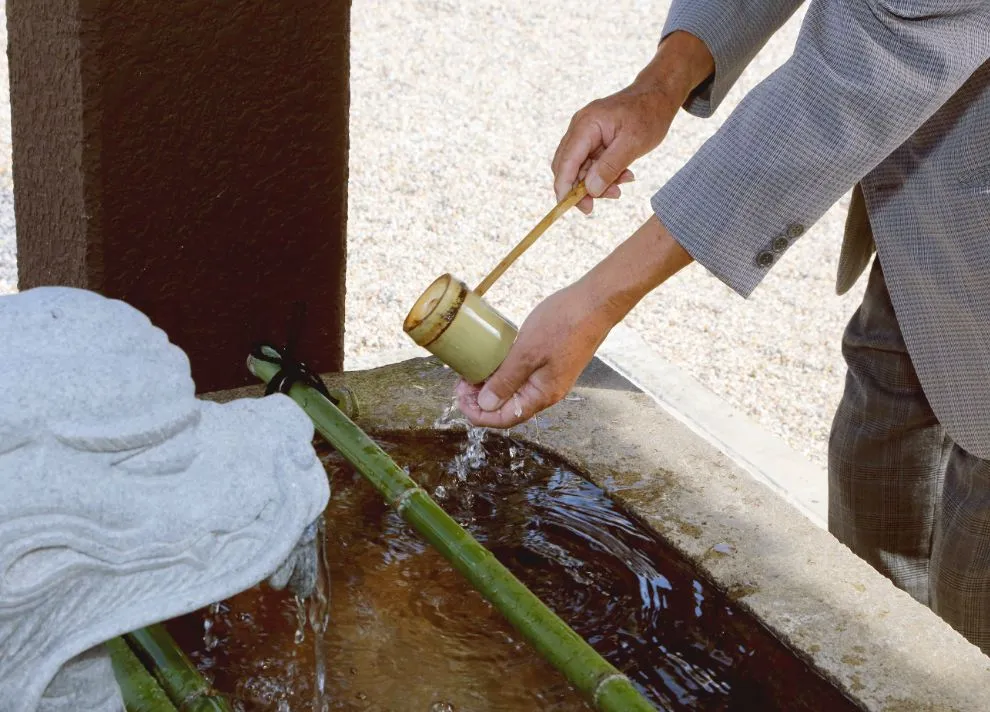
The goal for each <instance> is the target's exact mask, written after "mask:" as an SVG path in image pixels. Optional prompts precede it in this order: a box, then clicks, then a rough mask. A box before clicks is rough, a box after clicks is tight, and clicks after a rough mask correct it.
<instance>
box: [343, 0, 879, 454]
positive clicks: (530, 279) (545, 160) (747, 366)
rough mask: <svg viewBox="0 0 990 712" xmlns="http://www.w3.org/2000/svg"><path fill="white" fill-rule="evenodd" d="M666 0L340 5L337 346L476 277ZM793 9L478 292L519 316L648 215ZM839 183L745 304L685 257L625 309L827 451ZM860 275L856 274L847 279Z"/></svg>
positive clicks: (665, 346)
mask: <svg viewBox="0 0 990 712" xmlns="http://www.w3.org/2000/svg"><path fill="white" fill-rule="evenodd" d="M668 5H669V3H665V2H646V1H645V0H616V1H615V2H612V3H592V4H580V3H564V2H562V1H560V0H555V1H554V2H543V3H534V2H531V1H528V0H527V1H523V0H509V1H505V0H499V1H498V2H495V1H493V0H478V1H476V2H472V3H457V2H452V1H449V0H419V1H418V2H404V3H395V2H386V1H385V0H355V2H354V5H353V8H354V10H353V12H354V14H353V24H354V33H353V40H352V41H353V50H352V58H353V62H352V72H353V80H354V81H353V89H352V118H351V127H352V129H351V168H350V171H351V173H350V174H351V185H350V211H349V215H350V218H349V220H350V223H349V228H348V234H349V240H350V257H349V263H348V296H347V324H346V328H347V354H348V355H350V356H356V355H359V354H368V353H373V352H376V351H379V350H390V349H393V348H397V347H401V346H403V345H406V343H407V339H406V336H405V335H404V334H403V333H402V330H401V323H402V319H403V317H404V316H405V313H406V311H407V310H408V308H409V307H410V306H411V305H412V303H413V302H414V301H415V299H416V297H417V296H418V295H419V293H420V292H421V291H422V289H424V288H425V287H426V285H427V284H428V283H429V282H430V281H431V280H432V279H433V277H435V276H437V275H439V274H441V273H443V272H444V271H450V272H453V273H454V274H456V275H458V276H460V277H461V278H463V279H465V280H467V281H468V282H469V283H475V282H477V281H478V280H479V279H480V278H481V277H482V276H484V274H485V273H486V272H487V271H488V269H490V268H491V267H492V266H494V265H495V264H496V263H497V262H498V261H499V260H500V259H501V258H502V257H503V256H504V254H505V252H507V251H508V249H509V248H510V247H511V246H512V245H513V244H514V243H515V242H516V241H518V240H519V239H520V238H521V237H522V236H523V235H524V234H525V233H526V232H527V231H528V230H529V228H531V227H532V225H533V224H535V223H536V221H537V220H539V218H541V217H542V216H543V215H544V214H545V213H546V211H547V210H548V209H549V208H550V206H551V205H552V204H553V200H554V197H553V192H552V189H551V179H550V169H549V164H550V158H551V157H552V155H553V152H554V150H555V149H556V146H557V142H558V141H559V139H560V137H561V136H562V135H563V132H564V130H565V128H566V126H567V123H568V121H569V120H570V117H571V115H572V114H573V113H574V112H575V111H576V110H578V109H579V108H581V106H583V105H584V104H585V103H587V102H588V101H590V100H592V99H595V98H597V97H600V96H604V95H606V94H609V93H611V92H613V91H616V90H617V89H619V88H621V87H623V86H625V85H626V84H627V83H628V82H629V81H630V80H631V79H632V78H633V77H634V76H635V74H636V73H637V72H638V71H639V69H640V68H641V67H642V66H643V65H644V64H645V63H646V61H648V59H649V58H650V57H651V56H652V54H653V51H654V48H655V45H656V41H657V39H658V34H659V32H660V29H661V27H662V24H663V18H664V17H665V16H666V12H667V7H668ZM802 17H803V14H799V15H797V16H795V17H794V18H792V20H791V21H790V22H789V23H788V24H787V25H786V26H785V27H784V28H783V29H782V30H781V32H780V33H778V34H777V35H776V36H775V37H774V39H773V40H772V41H771V42H770V43H769V44H768V45H767V46H766V47H765V48H764V50H763V51H762V52H761V54H760V55H759V56H758V57H757V59H756V60H755V61H754V63H753V64H752V65H751V66H750V68H749V69H748V70H747V72H746V73H745V74H744V75H743V77H742V78H741V80H740V81H739V83H738V84H737V86H736V87H735V88H734V90H733V92H732V93H731V95H730V96H729V99H728V100H727V101H726V102H725V104H724V105H723V106H722V107H721V108H720V110H719V112H718V113H717V115H716V116H715V117H713V118H711V119H707V120H702V119H697V118H694V117H691V116H689V115H687V114H683V113H682V115H681V116H680V117H679V118H678V119H677V120H676V121H675V123H674V126H673V127H672V130H671V132H670V134H669V136H668V138H667V140H666V141H665V143H664V144H663V145H662V146H661V147H660V148H659V149H658V150H657V151H656V152H654V154H653V155H651V156H648V157H646V158H644V159H642V160H640V161H639V162H637V164H636V165H635V166H634V169H635V171H636V174H637V178H638V180H637V182H636V183H635V184H633V185H632V186H629V187H627V188H626V189H625V191H624V193H625V194H624V196H623V198H622V200H620V201H616V202H613V201H608V202H607V203H603V204H600V205H599V206H597V207H596V209H595V214H594V215H593V217H591V218H585V217H583V216H582V215H581V214H580V213H578V212H577V211H574V212H573V213H572V214H570V215H567V216H565V217H564V218H562V219H561V221H560V222H558V223H557V225H555V226H554V228H553V229H551V230H550V231H549V232H548V233H547V234H546V235H545V236H544V237H543V238H542V239H541V241H540V242H539V243H537V245H536V246H535V247H534V248H532V249H531V250H530V251H529V252H527V253H526V255H524V256H523V257H522V258H521V259H520V261H519V262H517V263H516V264H515V265H514V266H513V268H512V269H511V270H509V272H508V273H507V274H506V275H505V276H504V277H503V278H502V279H501V280H500V282H499V283H498V284H496V285H495V287H493V289H492V291H491V292H489V294H488V298H489V299H490V301H491V302H492V303H493V304H495V305H497V306H498V307H499V308H500V309H502V310H503V311H504V312H505V313H506V314H507V315H508V316H509V317H510V318H512V319H514V320H516V321H521V320H522V319H523V318H524V317H525V315H526V314H527V313H528V311H529V310H530V309H532V308H533V307H534V306H535V305H536V304H537V303H539V301H540V300H541V299H542V298H544V297H546V296H547V295H549V294H550V293H552V292H553V291H555V290H556V289H559V288H561V287H563V286H565V285H567V284H568V283H570V282H572V281H573V280H575V279H577V278H578V277H580V276H581V275H582V274H583V273H584V272H585V271H586V270H588V269H590V268H591V267H592V266H593V265H594V264H595V263H596V262H597V261H598V260H599V259H601V258H602V257H604V256H605V255H606V254H607V252H608V251H609V250H610V249H611V248H612V247H614V246H615V245H617V244H618V243H619V242H621V241H622V240H623V239H625V238H626V237H627V236H628V235H629V234H630V233H631V232H632V231H633V230H634V229H635V228H636V227H638V226H639V225H640V224H641V222H642V221H643V220H644V219H645V218H647V217H648V216H649V211H650V207H649V198H650V196H651V195H652V193H653V192H655V190H656V189H657V188H658V187H659V186H660V185H662V184H663V183H664V181H666V180H667V179H668V178H669V177H670V176H671V175H673V174H674V173H675V172H676V171H677V169H678V168H679V167H680V166H681V165H683V164H684V162H685V161H686V160H687V159H688V158H689V157H690V156H691V155H692V154H693V153H694V152H695V151H696V150H697V149H698V147H699V146H700V145H701V144H702V143H703V142H704V141H705V139H707V138H708V137H709V136H711V134H712V133H714V132H715V131H716V130H717V129H718V126H719V125H720V123H721V121H723V120H724V119H725V118H726V117H727V116H728V115H729V113H730V112H731V111H732V109H733V108H734V106H735V105H736V104H737V103H738V101H739V100H740V98H741V97H742V96H743V95H744V94H745V93H746V92H747V91H748V90H749V89H751V88H752V87H753V86H755V85H756V84H757V83H758V82H759V81H761V80H762V79H763V78H764V77H766V76H767V75H768V74H769V73H770V72H771V71H773V70H774V69H775V68H776V67H777V66H779V64H781V63H782V62H783V61H784V60H785V59H786V58H787V57H788V56H789V55H790V53H791V51H792V50H793V46H794V42H795V40H796V38H797V30H798V27H799V23H800V21H801V19H802ZM847 206H848V198H846V199H844V200H843V201H841V202H840V203H839V204H837V205H836V206H835V207H834V208H833V209H832V210H831V211H830V212H829V213H828V214H827V215H826V216H825V217H824V218H823V219H822V220H821V221H819V223H818V224H817V225H816V226H815V227H814V228H813V229H811V230H809V231H808V233H807V234H806V236H805V237H803V238H802V239H801V240H800V241H798V243H797V244H796V245H795V247H793V248H792V249H791V250H789V251H788V253H787V255H786V257H785V258H783V260H782V261H781V262H780V263H779V264H778V265H777V266H776V267H775V268H774V269H773V270H772V271H771V273H770V275H769V277H768V278H767V279H766V280H765V282H764V283H763V284H762V285H761V286H760V288H759V289H758V290H757V291H756V293H755V294H754V295H753V296H752V297H751V298H750V299H748V300H744V299H742V298H740V297H739V296H738V295H736V294H735V293H734V292H732V291H731V290H729V289H728V288H727V287H725V286H724V285H723V284H722V283H721V282H719V281H718V280H717V279H715V278H714V277H712V276H711V275H710V274H708V273H707V272H706V271H705V270H704V269H703V268H701V267H698V266H697V265H694V266H692V267H691V268H689V269H687V270H685V271H684V272H682V273H681V274H680V275H678V276H677V277H675V278H674V279H673V280H671V281H670V282H669V283H668V284H666V285H664V287H662V288H661V289H659V290H657V292H655V293H654V294H653V295H651V296H650V297H649V298H647V299H646V300H645V301H644V302H643V303H641V304H640V306H639V307H637V309H636V310H634V311H633V312H632V313H631V314H630V315H629V317H627V320H626V323H627V324H628V325H629V326H630V327H632V328H633V329H635V330H636V331H637V332H638V333H639V334H640V335H641V336H642V337H643V338H644V339H646V340H647V341H648V342H649V343H650V344H651V345H652V346H653V347H655V348H656V350H657V352H658V354H659V355H660V356H661V357H662V358H664V359H666V360H668V361H669V362H672V363H674V364H676V365H677V366H679V367H680V368H682V369H683V370H684V371H686V372H687V373H689V374H691V375H692V376H693V377H695V378H696V379H698V380H699V381H700V382H701V383H703V384H704V385H706V386H707V387H708V388H710V389H711V390H713V391H714V392H716V393H718V394H719V395H720V396H722V397H723V398H724V399H725V400H726V401H728V402H729V403H730V404H731V405H732V406H734V407H735V408H737V409H738V410H740V411H742V412H744V413H746V414H747V415H749V416H750V417H752V418H753V419H755V420H756V421H757V422H759V423H760V424H761V425H762V426H763V427H765V428H767V429H768V430H770V431H772V432H774V433H776V434H778V435H780V436H782V437H783V438H784V439H785V440H786V441H787V442H788V443H789V444H790V445H791V446H792V447H794V448H795V449H797V450H798V451H800V452H802V453H804V454H805V455H806V456H807V457H809V458H810V459H811V460H812V461H814V462H816V463H819V464H822V465H824V463H825V445H826V442H827V435H828V429H829V424H830V422H831V417H832V411H833V409H834V407H835V405H836V403H837V402H838V399H839V397H840V395H841V388H842V379H843V374H844V366H843V363H842V357H841V354H840V353H839V338H840V336H841V333H842V329H843V328H844V326H845V323H846V321H847V320H848V318H849V316H850V315H851V313H852V312H853V310H854V309H855V308H856V305H857V304H858V302H859V299H860V297H861V296H862V289H863V287H864V286H865V285H862V284H861V285H858V287H857V289H855V290H853V293H851V294H848V295H846V296H845V297H843V298H841V299H840V298H839V297H836V296H835V294H834V283H835V268H836V265H837V263H838V252H839V245H840V242H841V234H842V227H843V222H844V218H845V209H846V207H847ZM864 282H865V280H864Z"/></svg>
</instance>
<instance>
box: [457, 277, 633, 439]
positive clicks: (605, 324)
mask: <svg viewBox="0 0 990 712" xmlns="http://www.w3.org/2000/svg"><path fill="white" fill-rule="evenodd" d="M614 325H615V322H614V321H611V320H610V318H609V316H608V310H607V309H602V308H600V307H599V306H598V305H597V304H596V299H595V297H594V295H592V294H588V286H587V285H586V284H584V283H581V282H579V283H577V284H574V285H571V286H570V287H567V288H565V289H562V290H561V291H559V292H557V293H555V294H553V295H551V296H550V297H548V298H547V299H546V300H544V301H543V302H542V303H541V304H540V305H539V306H538V307H536V309H534V310H533V312H532V313H531V314H530V315H529V317H527V318H526V321H525V322H523V325H522V327H521V328H520V329H519V335H518V336H517V337H516V342H515V343H514V344H513V345H512V349H511V350H510V351H509V354H508V356H506V358H505V361H503V362H502V365H501V366H500V367H499V368H498V370H496V371H495V373H493V374H492V375H491V376H490V377H489V379H488V380H487V381H486V383H485V384H484V387H483V388H482V387H481V386H480V385H475V386H472V385H469V384H468V383H467V382H465V381H461V382H460V383H458V385H457V396H458V406H459V407H460V410H461V412H462V413H463V414H464V415H465V417H467V419H468V420H469V421H470V422H471V423H472V424H474V425H478V426H483V427H490V428H509V427H512V426H513V425H516V424H518V423H521V422H523V421H525V420H528V419H529V418H532V417H533V416H534V415H535V414H536V413H538V412H540V411H541V410H543V409H544V408H548V407H549V406H551V405H553V404H554V403H556V402H557V401H559V400H560V399H561V398H563V397H564V396H565V395H566V394H567V392H568V391H569V390H570V389H571V386H573V385H574V383H575V381H577V379H578V376H579V375H581V372H582V371H583V370H584V368H585V366H587V365H588V363H589V362H590V361H591V359H592V357H593V356H594V355H595V351H596V350H597V349H598V347H599V346H600V345H601V343H602V341H603V340H604V339H605V336H606V335H607V334H608V332H609V330H610V329H611V328H612V327H613V326H614Z"/></svg>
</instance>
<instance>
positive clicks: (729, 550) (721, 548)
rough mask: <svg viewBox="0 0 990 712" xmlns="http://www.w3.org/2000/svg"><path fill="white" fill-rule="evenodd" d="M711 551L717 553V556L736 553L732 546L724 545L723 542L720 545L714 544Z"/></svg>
mask: <svg viewBox="0 0 990 712" xmlns="http://www.w3.org/2000/svg"><path fill="white" fill-rule="evenodd" d="M712 551H715V552H717V553H719V554H735V553H736V547H734V546H732V544H728V543H726V542H724V541H723V542H721V543H719V544H716V545H715V546H713V547H712Z"/></svg>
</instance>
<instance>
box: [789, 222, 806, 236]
mask: <svg viewBox="0 0 990 712" xmlns="http://www.w3.org/2000/svg"><path fill="white" fill-rule="evenodd" d="M803 234H804V225H801V224H800V223H791V224H790V225H788V226H787V236H788V237H790V238H794V237H801V235H803Z"/></svg>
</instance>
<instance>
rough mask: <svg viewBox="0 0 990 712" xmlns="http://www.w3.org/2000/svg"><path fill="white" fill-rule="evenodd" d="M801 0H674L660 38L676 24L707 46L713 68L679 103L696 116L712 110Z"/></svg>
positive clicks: (711, 112)
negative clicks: (681, 102)
mask: <svg viewBox="0 0 990 712" xmlns="http://www.w3.org/2000/svg"><path fill="white" fill-rule="evenodd" d="M803 2H804V0H732V1H731V2H718V1H717V0H674V2H673V3H672V4H671V6H670V11H669V12H668V13H667V21H666V22H665V24H664V27H663V34H662V37H661V41H663V39H664V38H666V37H667V35H669V34H671V33H672V32H676V31H678V30H680V31H683V32H689V33H690V34H692V35H694V36H695V37H697V38H698V39H700V40H701V41H702V42H704V43H705V46H707V47H708V51H709V52H711V54H712V58H713V59H714V60H715V71H714V72H713V73H712V75H711V76H710V77H708V78H707V79H706V80H705V81H704V82H702V83H701V84H700V85H699V86H698V87H697V88H696V89H695V90H694V91H693V92H692V93H691V96H689V97H688V100H687V101H686V102H685V103H684V109H685V110H686V111H688V112H690V113H692V114H694V115H695V116H700V117H702V118H707V117H709V116H711V115H712V114H713V113H714V112H715V110H716V109H718V107H719V105H720V104H721V103H722V100H723V99H725V95H726V94H728V93H729V90H730V89H731V88H732V86H733V84H735V83H736V80H737V79H739V76H740V75H741V74H742V73H743V70H744V69H746V67H747V66H748V65H749V63H750V62H751V61H753V57H755V56H756V55H757V53H758V52H759V51H760V50H761V49H762V48H763V46H764V45H765V44H766V43H767V40H769V39H770V37H772V36H773V35H774V33H776V32H777V30H779V29H780V27H781V26H782V25H783V24H784V23H785V22H787V20H788V18H789V17H790V16H791V15H793V14H794V11H795V10H797V8H798V7H799V6H800V5H801V4H802V3H803Z"/></svg>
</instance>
